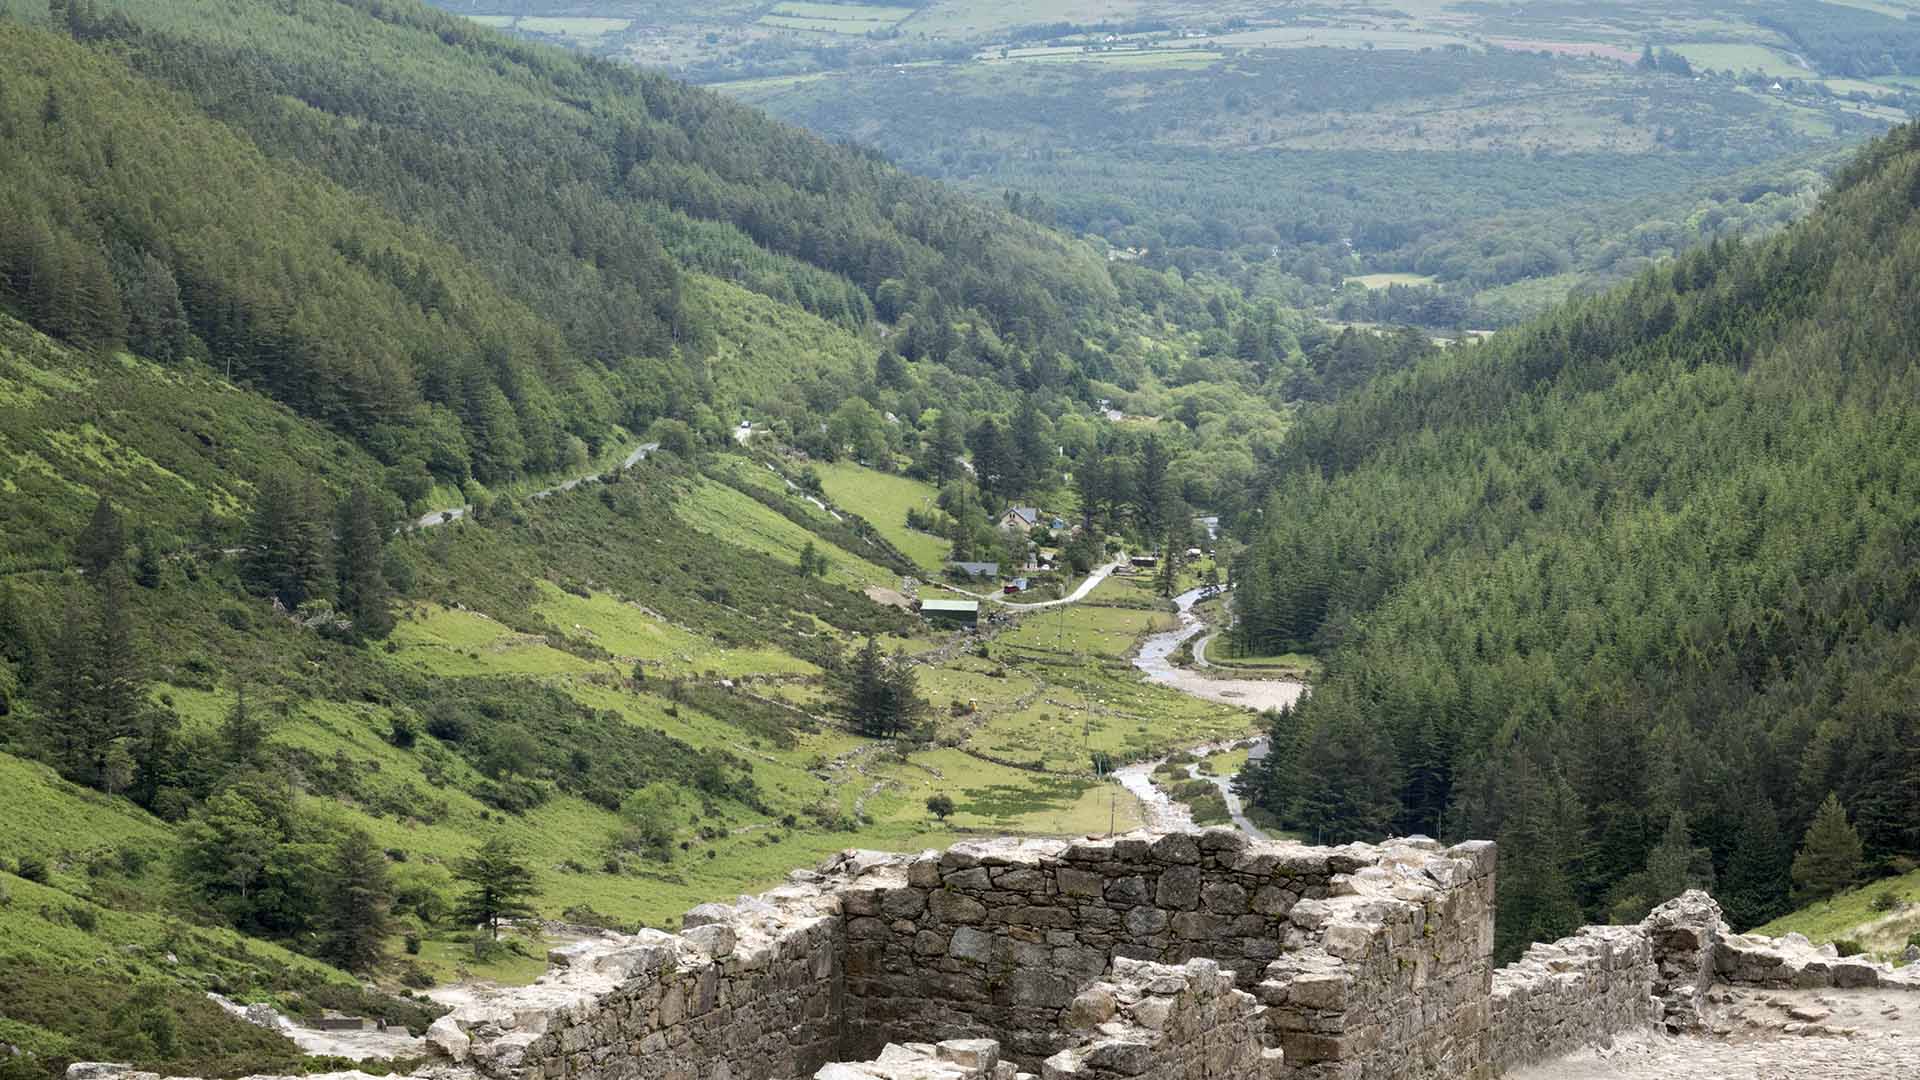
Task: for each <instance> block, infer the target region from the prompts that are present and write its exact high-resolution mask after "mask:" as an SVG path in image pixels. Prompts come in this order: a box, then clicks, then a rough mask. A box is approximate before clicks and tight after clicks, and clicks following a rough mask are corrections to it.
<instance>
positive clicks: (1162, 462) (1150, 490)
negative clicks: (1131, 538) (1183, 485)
mask: <svg viewBox="0 0 1920 1080" xmlns="http://www.w3.org/2000/svg"><path fill="white" fill-rule="evenodd" d="M1171 464H1172V462H1171V460H1170V459H1169V457H1168V455H1167V448H1166V447H1165V446H1164V445H1162V444H1161V441H1160V438H1159V437H1158V436H1156V435H1148V436H1147V437H1146V438H1144V439H1142V440H1140V476H1139V480H1138V482H1137V483H1136V484H1135V486H1134V495H1133V499H1134V521H1135V523H1136V524H1138V525H1139V526H1140V531H1141V532H1143V533H1145V534H1147V535H1148V536H1150V537H1151V536H1159V535H1161V534H1163V533H1164V532H1165V531H1166V527H1167V524H1168V522H1167V508H1168V504H1169V503H1170V502H1171V501H1172V499H1173V486H1172V483H1171V481H1170V480H1169V479H1168V475H1167V470H1168V468H1169V467H1170V466H1171Z"/></svg>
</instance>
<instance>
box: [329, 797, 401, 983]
mask: <svg viewBox="0 0 1920 1080" xmlns="http://www.w3.org/2000/svg"><path fill="white" fill-rule="evenodd" d="M320 905H321V910H320V913H319V918H318V920H317V921H318V923H319V928H320V933H321V937H320V949H319V952H320V958H321V959H322V960H325V961H327V962H328V963H330V964H332V965H333V966H335V967H337V968H340V969H342V970H345V971H370V970H372V969H374V968H376V967H378V966H379V965H380V962H381V961H382V960H384V959H386V939H387V936H388V935H389V934H391V933H392V932H393V920H392V918H391V914H390V913H391V910H392V907H393V886H392V884H391V883H390V882H389V881H388V879H387V857H386V855H385V854H384V853H383V852H382V851H381V850H380V849H379V848H378V847H376V846H375V845H374V842H373V837H371V836H369V835H368V834H367V832H366V831H365V830H363V829H348V830H347V831H345V832H344V833H342V834H340V836H339V838H338V839H336V840H335V841H334V845H333V852H332V855H331V857H330V858H329V860H328V862H327V866H326V871H325V878H324V881H323V891H322V894H321V898H320Z"/></svg>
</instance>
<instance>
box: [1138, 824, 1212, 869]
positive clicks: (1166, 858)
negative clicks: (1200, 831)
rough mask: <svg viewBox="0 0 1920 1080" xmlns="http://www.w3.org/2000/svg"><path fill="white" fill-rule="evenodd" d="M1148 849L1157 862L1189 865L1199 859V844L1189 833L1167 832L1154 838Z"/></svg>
mask: <svg viewBox="0 0 1920 1080" xmlns="http://www.w3.org/2000/svg"><path fill="white" fill-rule="evenodd" d="M1149 851H1150V855H1151V858H1152V859H1153V861H1154V862H1158V863H1173V864H1178V865H1189V864H1193V863H1198V862H1199V861H1200V845H1199V843H1198V842H1197V841H1196V840H1195V839H1194V837H1193V834H1191V833H1179V832H1176V833H1168V834H1166V835H1165V836H1162V837H1161V838H1160V839H1158V840H1155V841H1154V842H1153V845H1152V847H1151V848H1150V849H1149Z"/></svg>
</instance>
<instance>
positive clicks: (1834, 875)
mask: <svg viewBox="0 0 1920 1080" xmlns="http://www.w3.org/2000/svg"><path fill="white" fill-rule="evenodd" d="M1861 863H1862V853H1861V846H1860V834H1859V833H1858V832H1856V831H1854V828H1853V826H1852V825H1851V824H1850V823H1849V822H1848V821H1847V811H1846V808H1845V807H1843V806H1841V805H1840V798H1839V796H1838V795H1836V794H1834V793H1833V792H1828V793H1827V798H1826V801H1825V802H1823V803H1821V804H1820V809H1819V811H1818V812H1816V813H1815V814H1814V815H1813V824H1811V825H1809V826H1807V834H1806V836H1805V837H1804V838H1803V839H1802V840H1801V841H1800V851H1799V853H1798V854H1796V855H1795V856H1794V857H1793V891H1794V903H1796V904H1805V903H1809V902H1811V901H1814V900H1824V899H1826V898H1827V897H1830V896H1832V895H1833V894H1835V893H1837V892H1839V891H1841V890H1842V889H1845V888H1846V887H1847V886H1849V885H1852V884H1853V882H1854V879H1855V878H1858V877H1859V876H1860V866H1861Z"/></svg>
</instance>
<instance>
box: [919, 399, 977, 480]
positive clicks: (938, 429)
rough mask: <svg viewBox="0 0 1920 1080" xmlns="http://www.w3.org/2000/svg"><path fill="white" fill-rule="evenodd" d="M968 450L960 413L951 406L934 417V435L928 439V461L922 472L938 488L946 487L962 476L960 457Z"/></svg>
mask: <svg viewBox="0 0 1920 1080" xmlns="http://www.w3.org/2000/svg"><path fill="white" fill-rule="evenodd" d="M966 449H967V444H966V439H965V437H964V436H963V434H962V432H961V423H960V413H959V412H958V410H956V409H954V408H952V407H951V406H949V407H947V408H944V409H941V410H940V415H938V416H936V417H934V420H933V434H932V436H931V437H929V438H928V439H927V443H926V460H925V462H924V464H923V466H922V471H923V472H925V473H926V474H927V477H928V478H929V479H931V480H932V481H933V483H934V486H936V487H945V486H946V485H947V482H948V481H949V480H952V479H954V478H955V477H957V476H959V475H960V455H961V454H963V453H965V452H966Z"/></svg>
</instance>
